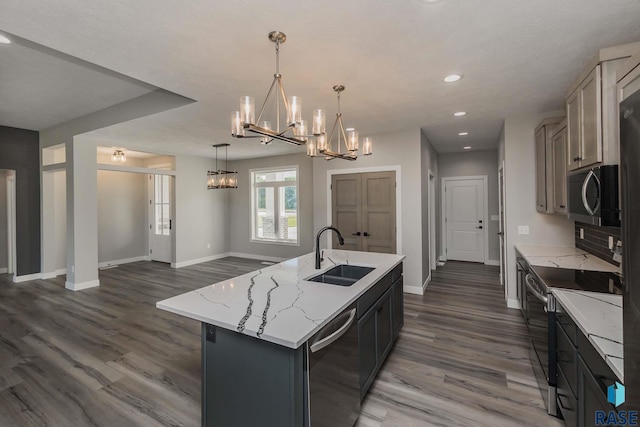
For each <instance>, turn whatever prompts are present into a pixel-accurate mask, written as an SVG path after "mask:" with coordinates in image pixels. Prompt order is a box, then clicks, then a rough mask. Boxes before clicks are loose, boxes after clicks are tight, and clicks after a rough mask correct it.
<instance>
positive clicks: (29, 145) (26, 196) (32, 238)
mask: <svg viewBox="0 0 640 427" xmlns="http://www.w3.org/2000/svg"><path fill="white" fill-rule="evenodd" d="M0 169H13V170H15V171H16V252H17V254H16V264H17V272H16V273H17V275H18V276H24V275H28V274H34V273H39V272H40V150H39V134H38V132H35V131H31V130H25V129H17V128H10V127H6V126H0Z"/></svg>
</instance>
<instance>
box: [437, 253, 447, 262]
mask: <svg viewBox="0 0 640 427" xmlns="http://www.w3.org/2000/svg"><path fill="white" fill-rule="evenodd" d="M438 261H442V262H446V261H447V257H446V256H444V255H440V256H439V257H438Z"/></svg>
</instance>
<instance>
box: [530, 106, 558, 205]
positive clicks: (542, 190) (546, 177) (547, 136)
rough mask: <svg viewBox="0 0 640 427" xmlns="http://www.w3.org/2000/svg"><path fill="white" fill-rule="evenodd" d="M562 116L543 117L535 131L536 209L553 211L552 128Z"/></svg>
mask: <svg viewBox="0 0 640 427" xmlns="http://www.w3.org/2000/svg"><path fill="white" fill-rule="evenodd" d="M562 120H563V118H562V117H556V118H550V119H544V120H543V121H542V122H540V124H539V125H538V127H536V131H535V140H536V148H535V150H536V151H535V156H536V210H537V211H538V212H543V213H553V212H554V209H553V204H554V202H553V200H554V198H553V189H554V184H553V146H552V135H553V130H554V129H555V127H556V126H557V125H558V123H560V122H561V121H562Z"/></svg>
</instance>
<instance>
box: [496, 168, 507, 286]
mask: <svg viewBox="0 0 640 427" xmlns="http://www.w3.org/2000/svg"><path fill="white" fill-rule="evenodd" d="M498 210H499V215H500V217H499V219H500V222H499V223H498V237H499V241H500V284H501V285H502V286H503V287H504V285H505V280H504V279H505V272H506V269H505V267H506V265H507V261H506V260H505V252H506V251H505V250H504V249H505V243H504V240H505V236H504V229H505V226H504V221H505V215H504V169H503V168H502V167H501V168H500V170H498Z"/></svg>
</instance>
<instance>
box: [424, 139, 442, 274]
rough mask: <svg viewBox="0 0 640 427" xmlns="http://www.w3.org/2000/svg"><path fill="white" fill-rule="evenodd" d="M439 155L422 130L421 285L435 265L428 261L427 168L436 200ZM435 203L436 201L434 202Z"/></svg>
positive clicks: (429, 236)
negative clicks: (430, 175) (433, 181)
mask: <svg viewBox="0 0 640 427" xmlns="http://www.w3.org/2000/svg"><path fill="white" fill-rule="evenodd" d="M438 162H439V156H438V153H437V152H436V150H435V149H434V148H433V145H431V142H429V140H428V139H427V137H426V135H425V134H424V133H423V132H420V169H421V173H420V177H421V179H420V181H421V187H422V188H421V191H420V193H421V197H422V221H421V224H422V283H423V285H424V284H425V283H426V282H427V280H429V276H430V274H431V270H435V269H436V266H435V265H431V263H430V258H431V256H430V255H431V248H430V239H431V232H430V230H429V221H430V218H429V212H430V209H429V208H430V206H429V200H430V194H429V170H431V172H433V174H434V180H435V192H436V197H435V199H434V200H436V201H437V200H438V198H437V193H438V188H439V185H438V182H439V180H440V178H439V174H440V172H439V165H438ZM436 204H437V203H436ZM438 212H439V209H438V206H436V207H435V221H436V233H435V234H436V241H437V235H438V232H437V230H438V225H437V221H438V218H439V215H438ZM437 248H438V245H437V243H436V251H437Z"/></svg>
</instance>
